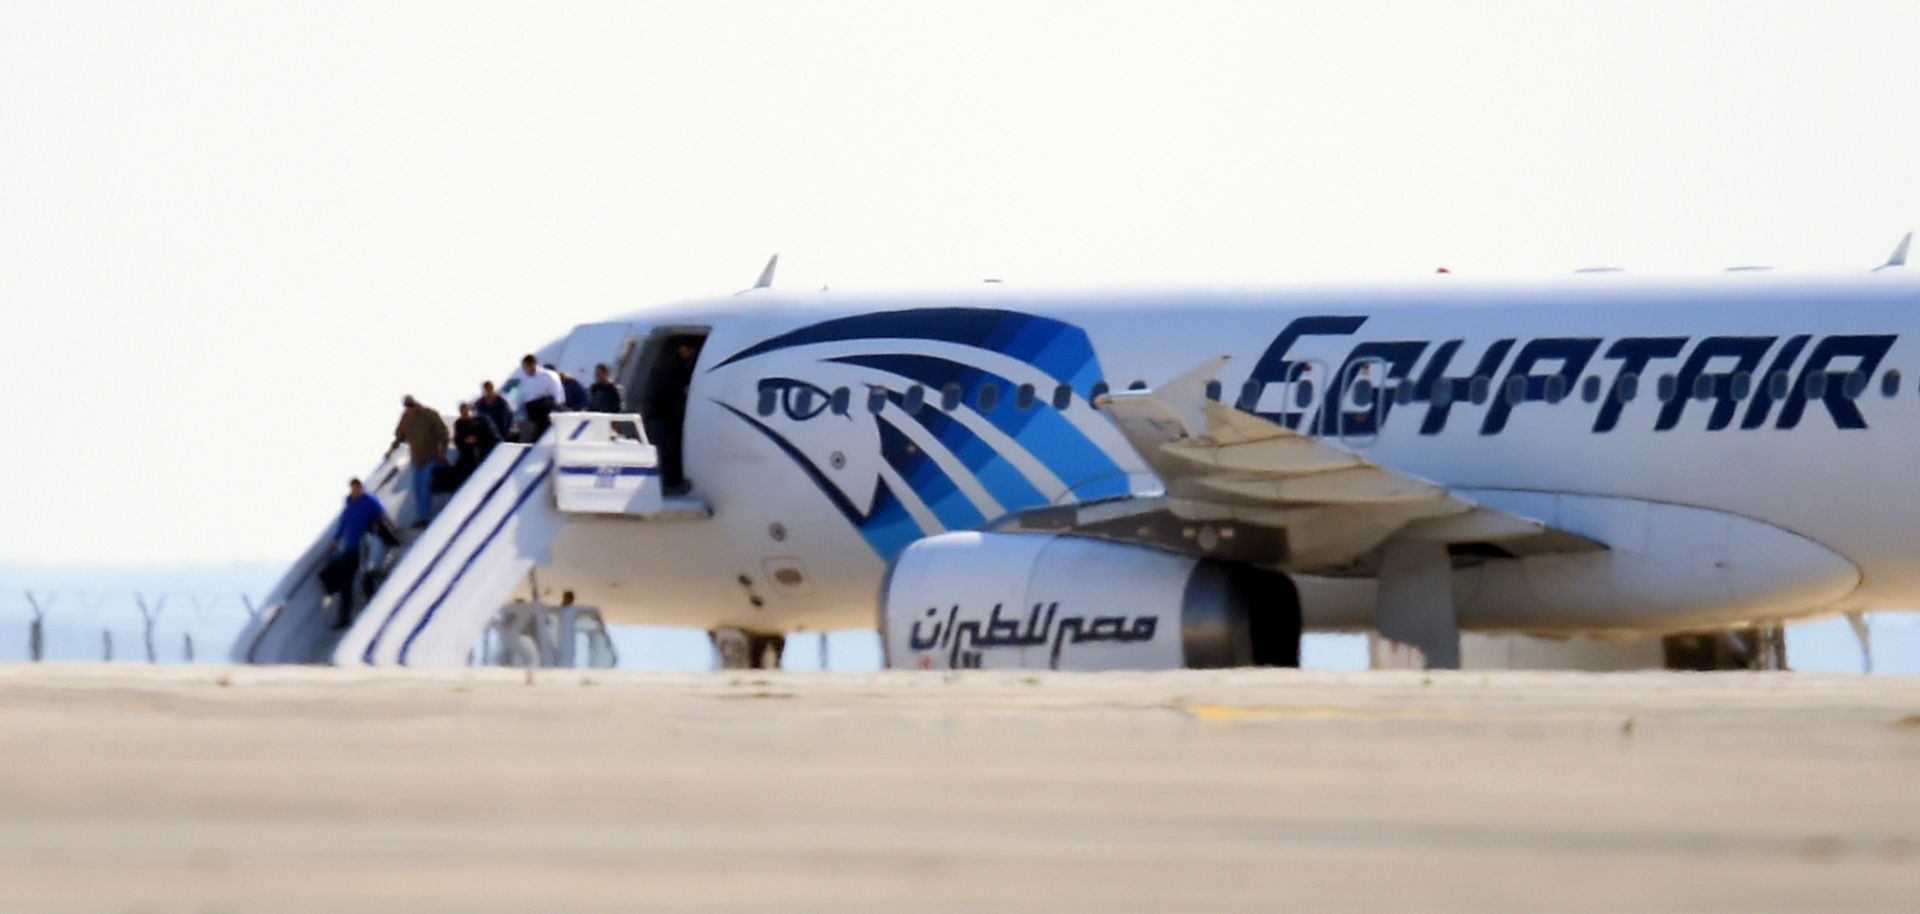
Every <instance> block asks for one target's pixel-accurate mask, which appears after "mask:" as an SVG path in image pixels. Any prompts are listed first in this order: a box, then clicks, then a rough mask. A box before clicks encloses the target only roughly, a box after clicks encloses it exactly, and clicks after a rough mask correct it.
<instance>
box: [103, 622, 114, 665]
mask: <svg viewBox="0 0 1920 914" xmlns="http://www.w3.org/2000/svg"><path fill="white" fill-rule="evenodd" d="M100 659H101V660H102V661H104V662H106V663H112V662H113V629H110V628H103V629H101V630H100Z"/></svg>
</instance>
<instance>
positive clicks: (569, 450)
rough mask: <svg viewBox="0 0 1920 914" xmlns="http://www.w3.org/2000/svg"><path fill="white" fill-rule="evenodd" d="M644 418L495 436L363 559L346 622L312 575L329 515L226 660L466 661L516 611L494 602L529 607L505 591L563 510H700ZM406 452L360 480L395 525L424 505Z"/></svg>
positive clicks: (631, 513) (565, 514)
mask: <svg viewBox="0 0 1920 914" xmlns="http://www.w3.org/2000/svg"><path fill="white" fill-rule="evenodd" d="M641 427H642V426H641V423H640V417H639V416H636V415H630V414H610V413H559V414H556V415H555V416H554V420H553V426H552V428H550V429H549V430H548V431H547V433H546V435H545V436H544V437H542V438H541V439H540V440H539V441H538V442H536V443H533V444H501V445H498V446H496V447H495V448H494V449H493V452H492V453H491V454H489V455H488V456H487V458H486V459H485V460H484V461H482V462H481V464H480V466H479V467H477V468H476V469H475V470H474V471H473V473H472V475H471V476H469V477H468V478H467V480H466V481H465V482H464V483H463V484H462V485H461V486H460V489H459V491H457V492H455V493H453V496H452V498H451V499H449V500H448V501H447V502H446V504H445V505H444V506H442V507H441V509H440V512H439V513H438V514H437V515H435V516H434V519H433V522H432V523H431V524H430V525H428V526H427V527H426V529H424V530H420V531H407V530H403V531H402V536H401V542H400V545H398V546H396V547H394V548H393V549H392V550H390V551H389V552H388V554H386V555H384V556H378V555H376V556H375V558H374V559H373V561H372V563H371V565H370V566H363V570H362V572H361V576H362V577H361V578H359V579H356V581H355V583H354V585H353V587H354V588H355V590H356V592H355V593H354V594H353V596H354V597H356V598H358V597H359V595H360V591H359V590H358V588H360V587H361V584H362V580H363V579H364V580H369V581H371V580H377V581H378V589H376V590H374V591H373V593H372V594H371V596H368V597H367V598H366V599H365V601H364V605H363V606H362V607H361V608H360V610H359V612H358V613H357V614H356V615H355V616H354V618H353V622H352V624H351V625H349V626H348V627H346V628H344V629H339V628H335V627H334V626H335V623H336V621H337V618H338V611H337V609H336V607H335V604H334V603H333V602H332V600H329V599H328V598H327V595H326V588H325V587H324V586H323V585H322V583H321V580H320V571H321V569H322V568H324V567H325V566H326V564H327V562H328V560H329V559H330V558H331V557H332V555H333V550H334V540H333V535H334V530H335V526H334V524H331V523H330V524H328V525H327V527H326V529H325V530H323V531H322V532H321V534H320V536H319V537H318V538H316V539H315V540H314V543H313V545H312V546H309V547H308V548H307V551H306V553H305V554H304V555H302V556H301V557H300V560H299V561H297V562H295V563H294V565H293V567H292V568H291V569H290V570H289V571H288V572H287V574H286V576H285V577H284V578H282V579H281V581H280V583H279V584H278V585H277V586H275V587H274V589H273V592H272V593H271V594H269V596H268V598H267V601H266V604H265V608H264V609H263V610H261V612H260V613H259V614H258V615H257V616H255V617H254V618H253V620H252V621H251V622H249V623H248V625H247V627H246V628H245V629H244V630H243V631H242V632H241V633H240V637H239V638H237V639H235V641H234V646H233V650H232V659H233V661H234V662H236V663H333V664H336V665H340V666H355V665H371V666H441V667H444V666H463V665H466V664H468V663H469V662H471V660H472V659H473V658H475V657H476V648H479V647H480V646H481V644H482V636H483V635H484V634H486V633H487V632H488V628H489V626H490V625H493V624H494V623H495V620H496V617H500V618H501V619H507V618H508V617H509V616H512V615H513V613H511V612H509V613H508V614H506V615H502V610H503V609H507V608H509V606H510V605H512V606H518V607H523V608H524V607H525V606H527V605H528V604H525V603H516V602H515V601H514V600H513V593H514V589H515V588H516V587H518V586H519V585H520V584H521V582H523V581H526V580H527V579H528V574H529V572H530V571H532V569H533V568H534V566H536V565H544V564H547V563H548V562H549V561H550V554H549V546H550V544H551V543H552V542H553V539H554V537H555V536H556V535H558V534H559V532H560V530H561V529H562V528H563V527H564V526H565V525H566V523H567V522H568V520H569V519H570V518H572V517H578V516H592V517H598V518H605V517H625V518H631V519H633V520H634V521H635V522H657V521H665V520H679V519H688V518H696V517H706V516H708V515H709V513H710V512H709V511H708V509H707V507H706V506H705V505H704V504H701V503H699V502H698V501H696V500H694V499H690V498H685V497H667V496H665V495H664V493H663V490H662V487H661V479H660V469H659V459H658V454H657V452H656V451H655V449H654V447H653V445H651V444H649V443H647V441H646V438H645V434H644V432H642V431H641ZM405 451H406V449H405V448H399V449H396V450H395V451H394V452H393V453H391V454H389V455H387V458H386V459H385V460H384V461H383V462H382V463H381V465H380V467H379V468H378V469H376V470H375V471H374V474H373V475H372V476H369V477H367V478H366V479H365V480H364V483H363V484H364V485H365V486H366V488H367V490H368V491H370V492H372V493H374V494H375V495H376V496H377V497H378V498H379V499H380V501H381V503H382V504H384V505H385V506H386V507H387V510H388V512H389V518H390V519H391V520H393V521H394V523H395V526H396V527H398V526H401V525H402V522H404V521H411V520H412V519H413V518H415V517H417V516H419V513H420V512H419V506H417V505H413V504H410V501H411V495H410V490H411V487H410V486H409V485H408V484H407V482H408V481H407V476H408V474H407V472H406V471H407V457H406V453H405ZM410 533H411V534H412V535H411V536H409V534H410ZM372 539H373V538H372V537H369V540H370V541H371V540H372ZM375 551H376V552H377V551H378V549H377V544H376V548H375ZM334 599H339V598H338V597H336V598H334ZM355 602H356V604H359V603H360V602H361V601H360V600H358V599H356V601H355ZM569 618H571V617H569ZM486 653H487V652H484V651H483V652H481V656H482V659H487V658H485V656H484V655H485V654H486Z"/></svg>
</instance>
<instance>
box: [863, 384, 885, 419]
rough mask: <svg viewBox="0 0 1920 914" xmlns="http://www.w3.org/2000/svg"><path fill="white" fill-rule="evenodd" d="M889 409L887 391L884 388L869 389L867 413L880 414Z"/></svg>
mask: <svg viewBox="0 0 1920 914" xmlns="http://www.w3.org/2000/svg"><path fill="white" fill-rule="evenodd" d="M886 408H887V389H886V388H884V387H869V388H867V412H870V413H878V412H880V411H881V410H883V409H886Z"/></svg>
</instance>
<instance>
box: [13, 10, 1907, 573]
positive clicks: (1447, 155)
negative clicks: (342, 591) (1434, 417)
mask: <svg viewBox="0 0 1920 914" xmlns="http://www.w3.org/2000/svg"><path fill="white" fill-rule="evenodd" d="M1916 47H1920V6H1915V5H1914V4H1911V3H1826V4H1817V5H1816V4H1801V3H1741V4H1726V3H1675V2H1665V3H1608V4H1591V5H1572V4H1533V3H1470V4H1457V3H1442V2H1431V0H1428V2H1421V3H1327V4H1311V5H1307V4H1299V5H1295V4H1284V3H1273V2H1263V3H1202V2H1183V3H1177V4H1176V3H1121V2H1112V0H1104V2H1099V3H1064V2H1062V3H1046V2H1020V3H992V2H970V3H965V4H952V3H943V4H918V3H900V2H888V3H797V2H785V3H726V2H704V3H699V4H658V5H655V4H645V3H637V2H622V3H609V4H603V5H602V4H584V3H581V4H489V3H472V2H463V3H457V4H455V3H444V4H428V3H394V2H380V3H345V2H327V3H297V2H288V3H274V4H260V3H251V2H246V3H224V2H205V3H165V4H125V5H122V4H111V5H109V4H96V3H85V2H67V3H57V4H55V3H44V4H19V3H16V4H5V5H0V123H4V124H6V125H7V132H8V139H7V141H6V142H5V143H0V313H3V314H4V315H5V319H4V327H5V330H6V339H7V341H8V342H9V343H10V344H11V346H10V352H9V353H8V358H9V360H10V361H11V362H12V363H13V365H14V367H15V371H16V377H17V378H21V379H24V381H25V383H24V384H19V385H16V386H15V387H14V388H13V389H14V391H15V392H16V393H18V394H20V395H21V397H22V400H23V401H24V402H22V403H20V404H17V405H16V408H14V409H13V410H11V411H10V416H9V421H8V430H7V432H6V433H5V434H4V435H0V470H4V472H5V474H6V478H7V479H8V480H9V481H10V483H11V485H9V486H8V487H7V489H6V491H5V492H4V493H0V559H5V560H8V561H14V562H38V563H46V562H78V563H99V562H124V563H179V562H220V561H232V560H252V559H261V560H284V559H286V558H288V557H289V556H291V555H293V554H295V553H296V552H297V551H298V550H299V549H300V548H301V547H302V546H304V545H305V544H306V543H307V542H308V541H309V540H310V539H311V538H312V537H313V536H314V535H315V534H316V533H317V532H318V531H319V530H320V529H321V528H322V527H323V526H324V525H325V524H326V522H327V521H328V520H329V518H330V516H331V514H332V512H333V510H334V508H335V506H336V504H337V501H338V499H339V497H340V494H341V491H340V490H341V483H342V481H343V480H344V478H345V477H347V476H349V475H353V474H356V473H360V472H364V471H366V470H367V469H368V468H370V467H371V466H372V465H373V464H374V463H375V461H376V459H377V458H378V456H379V454H380V451H381V450H382V449H383V447H384V445H385V443H386V440H387V436H388V435H389V434H390V431H391V428H392V423H393V421H394V419H395V416H396V414H397V412H398V407H399V399H400V397H401V395H402V394H406V393H412V394H416V395H418V396H421V397H422V398H424V399H426V400H428V401H429V402H431V403H435V404H437V405H440V406H442V407H447V408H450V407H451V406H452V404H453V401H454V400H455V399H456V398H457V397H459V396H462V395H464V394H466V393H467V392H468V391H470V390H471V389H472V388H473V387H474V386H475V385H476V383H477V382H478V381H479V380H480V379H481V378H483V377H490V376H496V375H498V374H500V373H502V372H504V371H506V370H507V369H508V367H509V366H510V365H511V363H512V362H513V360H514V359H516V358H517V357H518V356H519V355H520V354H521V353H522V352H524V351H527V350H529V349H532V348H534V347H536V346H537V345H539V344H541V343H543V342H545V341H547V340H549V339H552V338H555V337H557V336H559V335H561V334H563V333H565V332H566V330H567V329H568V328H570V327H571V326H573V325H574V324H577V323H581V322H586V321H592V320H596V319H601V318H605V317H608V316H611V315H615V314H619V313H625V312H630V311H634V310H638V309H643V308H646V307H648V306H650V305H655V304H660V303H665V302H670V301H674V300H679V299H684V298H687V297H697V296H705V295H713V294H727V293H730V292H732V291H735V290H737V289H740V288H742V287H744V286H746V285H748V284H749V283H750V282H751V281H752V279H753V277H754V275H755V274H756V273H757V271H758V270H759V267H760V265H761V264H762V262H763V261H764V260H765V259H766V257H767V255H769V254H771V253H774V252H779V253H780V254H781V255H782V262H781V272H780V274H779V277H778V284H779V285H782V286H792V287H797V288H817V287H819V286H820V285H823V284H831V285H832V286H833V287H834V288H836V289H842V288H858V287H862V286H882V285H885V286H893V285H903V284H904V285H946V284H973V283H977V282H978V281H979V280H980V279H982V278H985V277H996V278H1002V279H1004V280H1006V281H1008V282H1009V283H1014V284H1027V285H1034V286H1041V285H1047V286H1057V285H1133V284H1142V283H1153V284H1193V285H1208V284H1220V283H1247V282H1260V283H1275V284H1282V283H1286V282H1289V281H1294V280H1298V279H1302V278H1307V277H1316V278H1317V277H1326V276H1341V277H1352V278H1377V279H1387V278H1394V277H1401V276H1408V275H1416V274H1423V273H1428V272H1431V271H1432V270H1433V269H1434V268H1435V267H1437V266H1447V267H1449V268H1451V269H1453V270H1454V271H1456V272H1463V273H1475V274H1493V273H1498V274H1553V273H1562V272H1565V271H1567V270H1570V269H1573V268H1576V267H1582V266H1595V265H1612V266H1624V267H1628V268H1630V269H1634V270H1653V271H1695V272H1704V271H1712V270H1717V269H1720V268H1723V267H1726V266H1731V265H1735V264H1755V263H1758V264H1771V265H1774V266H1777V267H1780V268H1804V269H1865V268H1867V267H1870V266H1872V265H1874V264H1877V263H1879V262H1880V261H1881V260H1883V259H1884V258H1885V257H1886V255H1887V253H1888V251H1889V250H1891V248H1892V247H1893V245H1894V243H1895V242H1896V241H1897V240H1898V238H1899V236H1900V234H1901V233H1903V232H1905V231H1907V230H1909V229H1912V228H1914V227H1916V225H1920V181H1916V174H1915V170H1916V167H1917V166H1920V117H1915V116H1914V105H1915V100H1916V99H1915V87H1916V82H1917V80H1916V71H1915V68H1914V65H1913V60H1914V57H1913V49H1914V48H1916Z"/></svg>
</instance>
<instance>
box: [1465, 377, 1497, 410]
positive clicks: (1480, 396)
mask: <svg viewBox="0 0 1920 914" xmlns="http://www.w3.org/2000/svg"><path fill="white" fill-rule="evenodd" d="M1492 389H1493V379H1492V378H1489V377H1484V376H1478V377H1475V378H1474V379H1473V380H1472V381H1471V382H1469V383H1468V384H1467V399H1469V400H1472V401H1473V404H1474V405H1475V406H1478V405H1480V404H1482V403H1485V402H1487V394H1488V393H1491V392H1492Z"/></svg>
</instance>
